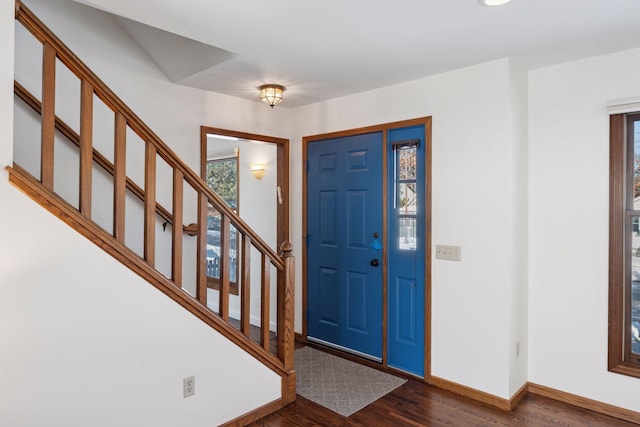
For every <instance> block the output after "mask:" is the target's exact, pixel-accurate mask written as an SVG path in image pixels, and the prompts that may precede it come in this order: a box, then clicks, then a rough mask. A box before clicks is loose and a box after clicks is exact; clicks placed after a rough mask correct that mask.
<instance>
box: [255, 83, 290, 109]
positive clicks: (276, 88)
mask: <svg viewBox="0 0 640 427" xmlns="http://www.w3.org/2000/svg"><path fill="white" fill-rule="evenodd" d="M259 89H260V99H261V100H263V101H264V102H266V103H267V104H269V105H270V106H271V108H273V106H274V105H276V104H279V103H280V102H282V100H283V99H284V98H283V96H282V94H283V93H284V91H285V87H284V86H280V85H272V84H269V85H262V86H260V88H259Z"/></svg>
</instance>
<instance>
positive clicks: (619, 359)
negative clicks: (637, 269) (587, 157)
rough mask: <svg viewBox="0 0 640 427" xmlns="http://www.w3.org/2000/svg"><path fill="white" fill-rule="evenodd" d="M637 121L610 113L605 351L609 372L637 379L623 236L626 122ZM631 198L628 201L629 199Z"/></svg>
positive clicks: (626, 226)
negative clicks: (607, 296) (606, 343)
mask: <svg viewBox="0 0 640 427" xmlns="http://www.w3.org/2000/svg"><path fill="white" fill-rule="evenodd" d="M634 118H635V120H638V119H639V118H640V113H633V114H612V115H611V116H610V118H609V333H608V335H609V349H608V369H609V371H610V372H615V373H618V374H623V375H628V376H632V377H636V378H640V357H638V356H634V357H635V360H631V359H632V353H631V349H630V347H631V346H630V344H631V334H630V325H631V321H630V319H631V312H630V310H631V306H630V303H629V301H630V299H631V294H630V290H631V286H630V280H631V278H630V272H629V271H627V270H628V268H627V267H628V259H629V255H630V252H631V244H630V241H629V239H628V237H627V235H628V232H629V230H630V229H631V227H632V221H631V212H632V211H627V208H626V207H627V205H628V204H629V203H633V201H632V199H633V197H632V195H631V192H630V191H629V190H627V188H628V185H627V183H633V172H632V169H631V167H629V165H628V163H627V162H628V161H629V159H632V158H633V155H632V154H629V153H631V151H629V150H632V147H633V135H632V133H631V132H627V129H628V126H629V123H631V121H633V120H634ZM630 199H631V200H630Z"/></svg>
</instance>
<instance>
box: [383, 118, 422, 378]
mask: <svg viewBox="0 0 640 427" xmlns="http://www.w3.org/2000/svg"><path fill="white" fill-rule="evenodd" d="M424 132H425V129H424V126H415V127H408V128H401V129H393V130H390V131H389V133H388V141H389V147H388V171H389V173H388V186H389V187H388V188H389V215H388V232H389V242H388V246H387V254H388V274H389V277H388V279H387V283H388V335H387V336H388V338H387V343H388V346H387V364H388V365H389V366H392V367H395V368H398V369H401V370H404V371H407V372H410V373H412V374H415V375H418V376H424V328H425V324H424V319H425V316H424V303H425V247H424V238H423V236H425V207H426V206H425V199H424V198H425V197H426V191H425V188H426V187H425V186H426V183H425V155H424V153H425V141H424V135H425V133H424ZM402 141H404V142H406V143H407V145H394V143H396V144H398V143H400V142H402ZM409 141H413V142H411V143H409ZM416 142H417V144H416ZM412 144H413V145H412Z"/></svg>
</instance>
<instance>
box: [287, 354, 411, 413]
mask: <svg viewBox="0 0 640 427" xmlns="http://www.w3.org/2000/svg"><path fill="white" fill-rule="evenodd" d="M295 369H296V382H297V386H296V392H297V393H298V394H299V395H300V396H302V397H305V398H307V399H309V400H311V401H313V402H316V403H318V404H320V405H322V406H324V407H325V408H328V409H331V410H332V411H334V412H337V413H338V414H340V415H344V416H345V417H348V416H349V415H351V414H353V413H354V412H356V411H359V410H360V409H362V408H364V407H365V406H367V405H368V404H370V403H372V402H374V401H376V400H378V399H380V398H381V397H382V396H384V395H385V394H387V393H389V392H390V391H392V390H393V389H395V388H397V387H400V386H401V385H402V384H404V383H405V382H407V381H406V380H405V379H402V378H398V377H395V376H393V375H390V374H387V373H384V372H381V371H378V370H376V369H373V368H369V367H367V366H363V365H359V364H357V363H354V362H351V361H349V360H345V359H341V358H339V357H336V356H333V355H331V354H327V353H325V352H322V351H319V350H314V349H313V348H310V347H302V348H300V349H298V350H296V352H295Z"/></svg>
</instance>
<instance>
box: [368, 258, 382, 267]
mask: <svg viewBox="0 0 640 427" xmlns="http://www.w3.org/2000/svg"><path fill="white" fill-rule="evenodd" d="M369 264H371V267H377V266H379V265H380V261H379V260H378V258H374V259H372V260H371V261H370V262H369Z"/></svg>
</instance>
